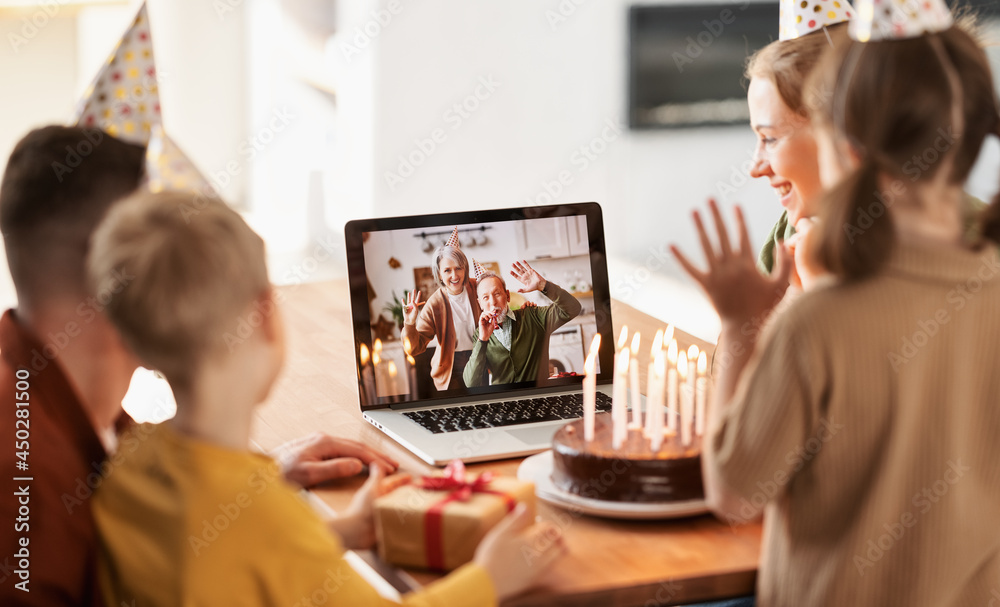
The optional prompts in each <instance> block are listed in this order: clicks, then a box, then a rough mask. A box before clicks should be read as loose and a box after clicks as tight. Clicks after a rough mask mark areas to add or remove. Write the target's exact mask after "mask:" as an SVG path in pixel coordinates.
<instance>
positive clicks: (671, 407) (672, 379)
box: [667, 339, 681, 434]
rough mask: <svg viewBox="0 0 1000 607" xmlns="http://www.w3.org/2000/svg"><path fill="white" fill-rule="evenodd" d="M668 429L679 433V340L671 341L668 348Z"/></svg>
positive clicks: (673, 432)
mask: <svg viewBox="0 0 1000 607" xmlns="http://www.w3.org/2000/svg"><path fill="white" fill-rule="evenodd" d="M667 363H668V364H669V366H668V367H667V429H668V430H670V432H671V433H672V434H676V433H677V416H678V415H680V412H681V411H680V409H678V408H677V340H676V339H671V340H670V347H669V348H667Z"/></svg>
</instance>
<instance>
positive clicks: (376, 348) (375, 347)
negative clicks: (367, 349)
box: [372, 339, 382, 354]
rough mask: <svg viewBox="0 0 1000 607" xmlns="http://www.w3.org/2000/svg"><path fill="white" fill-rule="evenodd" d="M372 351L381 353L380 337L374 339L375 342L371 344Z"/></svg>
mask: <svg viewBox="0 0 1000 607" xmlns="http://www.w3.org/2000/svg"><path fill="white" fill-rule="evenodd" d="M372 352H374V353H375V354H381V353H382V340H381V339H376V340H375V343H374V344H372Z"/></svg>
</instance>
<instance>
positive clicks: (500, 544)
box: [473, 504, 567, 601]
mask: <svg viewBox="0 0 1000 607" xmlns="http://www.w3.org/2000/svg"><path fill="white" fill-rule="evenodd" d="M532 522H533V521H532V520H531V517H530V516H529V515H528V509H527V507H525V505H524V504H518V505H517V508H515V509H514V511H513V512H511V513H510V514H508V515H507V516H506V517H505V518H504V519H503V520H502V521H500V522H499V523H497V526H496V527H494V528H493V529H491V530H490V532H489V533H487V534H486V537H484V538H483V541H482V542H480V544H479V547H478V548H476V556H475V558H474V559H473V560H474V562H475V563H476V564H478V565H479V566H480V567H482V568H483V569H485V570H486V573H488V574H489V576H490V578H491V579H492V580H493V586H494V587H495V588H496V589H497V594H498V599H499V600H501V601H502V600H503V599H506V598H507V597H511V596H514V595H516V594H519V593H521V592H522V591H524V590H526V589H528V588H529V587H531V585H532V584H534V583H535V582H536V581H537V580H538V579H539V578H540V577H541V575H542V573H544V572H545V570H546V569H548V568H549V566H551V565H552V564H553V563H555V562H556V561H557V560H558V559H559V558H560V557H562V556H563V555H565V554H566V552H567V550H566V543H565V541H564V540H563V536H562V532H560V531H559V529H557V528H556V527H555V526H554V525H552V524H551V523H538V524H534V525H532Z"/></svg>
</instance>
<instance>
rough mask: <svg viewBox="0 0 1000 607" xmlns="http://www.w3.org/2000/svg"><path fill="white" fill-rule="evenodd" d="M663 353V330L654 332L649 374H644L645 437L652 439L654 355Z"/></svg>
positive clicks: (661, 388) (654, 377) (654, 391)
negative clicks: (651, 400)
mask: <svg viewBox="0 0 1000 607" xmlns="http://www.w3.org/2000/svg"><path fill="white" fill-rule="evenodd" d="M662 351H663V329H660V330H659V331H657V332H656V337H654V338H653V347H652V348H650V349H649V372H648V373H647V374H646V436H647V437H649V438H652V437H653V432H654V430H653V409H652V406H651V404H650V400H649V399H650V398H652V397H653V396H654V395H655V394H656V393H657V390H656V387H655V386H654V383H655V381H656V355H657V354H658V353H660V352H662ZM659 393H660V400H661V402H662V400H663V386H662V385H661V386H660V389H659Z"/></svg>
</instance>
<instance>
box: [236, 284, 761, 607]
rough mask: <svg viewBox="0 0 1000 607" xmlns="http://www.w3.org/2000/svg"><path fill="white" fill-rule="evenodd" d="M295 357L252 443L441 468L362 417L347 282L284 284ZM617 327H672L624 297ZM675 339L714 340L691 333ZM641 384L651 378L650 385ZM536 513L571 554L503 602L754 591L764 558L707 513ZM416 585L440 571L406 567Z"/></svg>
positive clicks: (504, 464) (680, 597) (647, 599)
mask: <svg viewBox="0 0 1000 607" xmlns="http://www.w3.org/2000/svg"><path fill="white" fill-rule="evenodd" d="M279 293H280V297H281V298H282V304H281V305H282V311H283V316H284V319H285V323H286V328H287V333H288V359H287V363H286V365H285V370H284V372H283V374H282V377H281V378H280V379H279V381H278V384H277V385H276V386H275V389H274V391H273V392H272V395H271V397H270V398H269V399H268V401H267V402H266V403H265V404H264V405H262V406H261V407H260V408H259V409H258V412H257V420H256V422H257V423H256V424H255V427H254V432H253V439H254V441H255V442H256V443H257V444H258V445H260V446H261V447H263V448H264V449H273V448H275V447H277V446H278V445H280V444H281V443H284V442H285V441H288V440H291V439H293V438H297V437H300V436H303V435H305V434H308V433H310V432H315V431H324V432H327V433H329V434H331V435H333V436H339V437H346V438H351V439H354V440H358V441H362V442H364V443H366V444H368V445H371V446H372V447H374V448H377V449H380V450H382V451H384V452H386V453H388V454H390V455H391V456H392V457H394V458H396V459H397V460H398V461H399V462H400V464H401V468H402V470H403V471H405V472H409V473H411V474H414V475H423V474H428V473H430V472H432V471H433V468H431V467H430V466H428V465H427V464H425V463H424V462H423V461H421V460H419V459H417V458H416V457H415V456H414V455H412V454H411V453H410V452H409V451H407V450H406V449H404V448H403V447H401V446H399V445H398V444H397V443H396V442H395V441H393V440H392V439H390V438H388V437H387V436H385V435H384V434H382V433H381V432H379V431H378V430H377V429H375V428H374V427H372V426H371V425H370V424H368V423H367V422H365V421H364V420H363V418H362V416H361V411H360V407H359V405H358V391H357V383H356V380H355V377H356V375H355V368H356V367H355V363H354V360H353V333H352V324H351V311H350V301H349V298H348V286H347V281H346V280H339V281H332V282H325V283H315V284H301V285H292V286H287V287H281V288H280V289H279ZM612 318H614V319H615V321H616V322H615V329H616V334H617V331H620V330H621V326H622V324H623V323H624V324H627V325H628V327H629V330H630V332H631V331H635V330H638V331H640V332H641V333H642V343H643V344H644V345H645V347H646V348H648V347H649V345H650V344H651V343H652V338H653V334H654V333H655V332H656V330H657V329H658V328H663V326H664V323H663V322H662V321H657V320H656V319H654V318H652V317H650V316H648V315H645V314H643V313H641V312H639V311H637V310H635V309H634V308H631V307H629V306H627V305H625V304H621V303H618V302H614V303H613V304H612ZM677 337H678V341H679V345H681V346H682V347H687V346H688V345H689V344H690V343H695V344H697V345H698V346H699V347H701V348H708V349H709V352H711V344H707V343H705V342H702V341H701V340H697V339H694V338H692V337H691V336H689V335H687V334H683V333H678V334H677ZM642 385H645V380H644V379H643V380H642ZM520 461H521V460H519V459H515V460H504V461H499V462H490V463H486V464H475V465H472V466H470V469H471V470H473V471H481V470H486V469H489V470H496V471H497V472H499V473H502V474H508V475H515V474H516V472H517V467H518V465H519V464H520ZM362 481H363V479H360V478H357V479H350V480H345V481H342V482H339V483H336V484H332V485H330V486H326V487H324V488H322V489H317V490H316V494H317V495H318V496H319V497H320V498H321V499H322V500H323V501H324V502H326V503H327V504H328V505H330V506H331V507H332V508H333V509H334V510H341V509H343V508H344V507H345V506H346V505H347V503H348V502H349V500H350V497H351V495H352V494H353V492H354V490H355V489H357V488H358V487H359V486H360V485H361V483H362ZM539 515H540V516H541V517H542V518H544V519H547V520H550V521H552V522H553V523H555V524H556V525H557V526H559V527H561V528H562V530H563V532H564V534H565V538H566V541H567V544H568V546H569V551H570V554H569V556H567V557H566V558H564V559H562V560H561V561H559V562H558V563H557V564H556V565H555V566H554V567H553V568H552V570H551V571H550V573H549V574H547V576H546V579H545V581H544V582H543V583H542V584H541V585H539V586H538V587H536V588H535V589H534V590H532V591H530V592H529V593H527V594H524V595H522V596H519V597H515V598H514V599H512V600H510V601H508V602H507V603H505V604H506V605H518V606H522V605H523V606H528V605H546V606H554V605H593V606H601V607H608V606H627V605H642V606H647V605H661V604H662V605H674V604H684V603H690V602H696V601H702V600H710V599H713V598H724V597H730V596H736V595H742V594H750V593H752V592H753V588H754V582H755V578H756V569H757V561H758V556H759V553H760V525H759V524H749V525H745V526H740V527H730V526H729V525H727V524H725V523H723V522H720V521H718V520H717V519H715V518H714V517H712V516H709V515H705V516H700V517H695V518H688V519H682V520H675V521H666V522H633V521H617V520H607V519H600V518H593V517H589V516H584V515H580V514H577V513H572V512H570V511H567V510H564V509H561V508H558V507H555V506H550V505H548V504H545V503H544V502H540V503H539ZM410 573H411V575H412V576H413V578H415V579H416V580H417V581H418V582H420V583H427V582H429V581H431V580H433V579H435V577H436V576H434V575H431V574H427V573H421V572H410Z"/></svg>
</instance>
